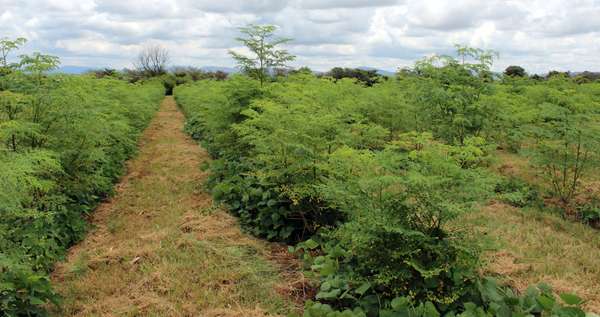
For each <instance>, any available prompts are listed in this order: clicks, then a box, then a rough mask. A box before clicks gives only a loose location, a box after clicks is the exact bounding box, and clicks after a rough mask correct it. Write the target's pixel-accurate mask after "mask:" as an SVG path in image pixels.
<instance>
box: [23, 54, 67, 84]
mask: <svg viewBox="0 0 600 317" xmlns="http://www.w3.org/2000/svg"><path fill="white" fill-rule="evenodd" d="M20 57H21V62H20V66H21V68H22V69H23V70H24V71H25V72H26V73H28V74H30V75H32V76H33V77H34V78H35V79H36V83H37V84H38V85H41V84H42V78H43V76H44V75H45V74H46V73H47V72H49V71H52V70H55V69H57V68H58V66H59V65H60V59H59V58H58V57H57V56H53V55H47V54H42V53H39V52H35V53H33V54H31V55H21V56H20Z"/></svg>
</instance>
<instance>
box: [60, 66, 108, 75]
mask: <svg viewBox="0 0 600 317" xmlns="http://www.w3.org/2000/svg"><path fill="white" fill-rule="evenodd" d="M97 68H98V67H96V69H97ZM92 69H95V68H91V67H87V66H71V65H65V66H61V67H59V68H58V69H57V70H55V71H53V73H57V74H59V73H60V74H83V73H85V72H89V71H90V70H92Z"/></svg>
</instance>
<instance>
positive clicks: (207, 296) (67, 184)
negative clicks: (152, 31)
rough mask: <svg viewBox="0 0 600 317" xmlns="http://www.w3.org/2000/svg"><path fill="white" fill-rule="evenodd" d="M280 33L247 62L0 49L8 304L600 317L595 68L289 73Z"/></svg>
mask: <svg viewBox="0 0 600 317" xmlns="http://www.w3.org/2000/svg"><path fill="white" fill-rule="evenodd" d="M276 29H277V28H276V27H275V26H272V25H249V26H247V27H243V28H240V29H239V31H240V33H241V34H242V35H243V37H240V38H237V39H236V40H237V41H238V42H240V43H241V44H242V45H243V46H245V47H246V48H247V49H248V50H249V51H250V52H251V53H252V54H254V55H255V56H254V55H253V56H251V57H248V56H246V55H244V54H245V53H244V54H243V53H240V52H238V51H230V52H229V53H230V55H231V57H232V58H233V59H234V61H235V62H236V63H237V64H238V65H237V66H238V68H239V70H240V73H238V74H226V73H223V72H219V71H216V72H204V71H202V70H200V69H197V68H193V67H173V68H171V69H168V68H167V66H166V65H167V61H168V51H166V49H164V48H162V47H160V46H151V47H146V48H145V49H143V50H142V52H141V53H140V56H139V57H138V60H137V65H136V69H133V70H128V69H125V70H123V71H116V70H114V69H102V70H96V71H92V72H89V73H87V74H82V75H65V74H51V71H53V70H55V69H56V68H57V67H58V65H59V60H58V58H57V57H55V56H51V55H44V54H40V53H33V54H31V55H21V56H19V62H18V63H12V64H9V63H8V60H7V57H6V56H7V55H8V53H10V52H11V51H13V50H15V49H18V48H19V47H20V46H22V45H24V43H25V42H26V40H24V39H21V38H18V39H16V40H14V41H12V40H7V39H2V40H1V42H0V52H1V53H2V54H3V56H4V57H3V59H2V60H0V62H1V64H0V186H1V187H0V216H1V217H0V316H11V317H12V316H15V317H20V316H209V317H210V316H214V317H217V316H219V317H220V316H300V315H302V316H305V317H394V316H409V317H436V316H446V317H453V316H462V317H488V316H490V317H492V316H500V317H505V316H524V317H529V316H533V317H538V316H540V317H542V316H544V317H545V316H552V317H554V316H557V317H570V316H576V317H594V316H597V315H596V314H595V313H600V257H599V256H598V255H599V254H600V234H599V231H598V230H599V229H600V185H599V184H600V82H599V81H597V80H596V81H593V80H591V79H589V78H587V77H584V76H577V77H571V76H570V75H569V74H562V73H558V72H551V73H549V74H548V75H547V76H545V77H541V76H527V74H526V73H525V72H524V70H523V69H522V68H521V70H522V71H520V72H519V71H518V70H519V67H517V66H511V67H509V68H507V70H506V71H505V73H504V74H499V73H494V72H492V70H491V69H492V66H493V62H494V60H495V59H496V58H497V54H496V53H495V52H494V51H489V50H482V49H475V48H469V47H463V46H460V45H458V46H456V48H457V52H456V56H454V57H453V56H446V55H444V56H438V55H433V56H430V57H426V58H423V59H422V60H419V61H417V62H416V63H415V64H414V65H413V66H412V67H408V68H402V69H399V70H398V72H397V73H396V74H395V75H394V76H390V77H385V76H382V75H378V74H377V72H376V71H370V70H364V69H349V68H340V67H336V68H333V69H332V70H331V71H329V72H327V73H316V72H313V71H311V70H310V69H308V68H306V67H303V68H300V69H296V70H293V69H290V68H288V67H287V63H289V62H291V61H293V60H294V59H295V56H294V55H291V54H290V53H289V52H288V51H287V50H285V49H280V48H279V47H280V45H283V44H286V43H288V42H290V41H291V40H290V39H287V38H274V37H273V34H274V32H275V30H276ZM515 70H516V71H517V72H516V73H517V74H515ZM568 75H569V76H568ZM165 95H167V96H166V97H165ZM171 95H173V96H171Z"/></svg>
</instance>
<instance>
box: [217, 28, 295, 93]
mask: <svg viewBox="0 0 600 317" xmlns="http://www.w3.org/2000/svg"><path fill="white" fill-rule="evenodd" d="M276 30H277V27H275V26H274V25H254V24H251V25H249V26H246V27H242V28H240V32H241V33H242V34H244V35H245V37H239V38H237V39H236V40H237V41H238V42H240V43H241V44H243V45H244V46H245V47H246V48H247V49H248V50H249V51H250V52H251V54H252V55H250V56H248V55H244V54H242V53H238V52H235V51H233V50H230V51H229V54H230V55H231V56H232V57H233V59H234V60H235V61H236V63H237V64H238V67H239V68H240V69H241V70H242V71H243V72H244V73H246V74H248V75H249V76H251V77H253V78H256V79H258V80H259V81H260V85H261V86H262V85H263V84H264V82H265V81H266V80H267V78H268V77H269V75H270V71H271V70H272V69H273V68H274V67H287V63H289V62H291V61H293V60H294V59H295V58H296V57H295V56H294V55H291V54H290V53H288V51H287V50H284V49H279V48H278V46H280V45H282V44H285V43H288V42H290V41H291V39H288V38H276V37H274V36H275V31H276Z"/></svg>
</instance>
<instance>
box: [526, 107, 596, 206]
mask: <svg viewBox="0 0 600 317" xmlns="http://www.w3.org/2000/svg"><path fill="white" fill-rule="evenodd" d="M548 110H552V111H553V112H554V115H553V116H552V117H550V118H548V120H547V121H546V122H544V123H542V124H540V126H539V127H537V128H536V129H535V132H536V137H537V138H538V140H539V141H538V142H537V144H535V146H534V147H533V155H534V156H533V158H534V160H533V163H534V164H535V166H537V167H538V168H539V169H540V171H541V172H542V174H543V176H544V177H546V179H547V180H548V181H549V183H550V184H551V186H552V193H553V194H554V195H555V196H556V197H557V198H559V199H560V201H561V202H562V203H563V204H564V206H565V207H567V208H570V207H571V206H570V204H571V203H572V200H573V198H574V197H575V195H576V194H577V193H578V192H579V190H580V189H581V185H582V183H581V181H582V179H583V178H585V177H586V176H588V174H589V173H590V172H591V171H593V170H594V168H595V167H597V166H598V164H599V163H600V157H599V153H600V129H599V128H598V123H597V122H594V121H591V120H590V119H589V115H587V114H582V113H579V112H578V111H577V109H576V108H574V107H573V106H569V105H553V106H552V107H551V108H548Z"/></svg>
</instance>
